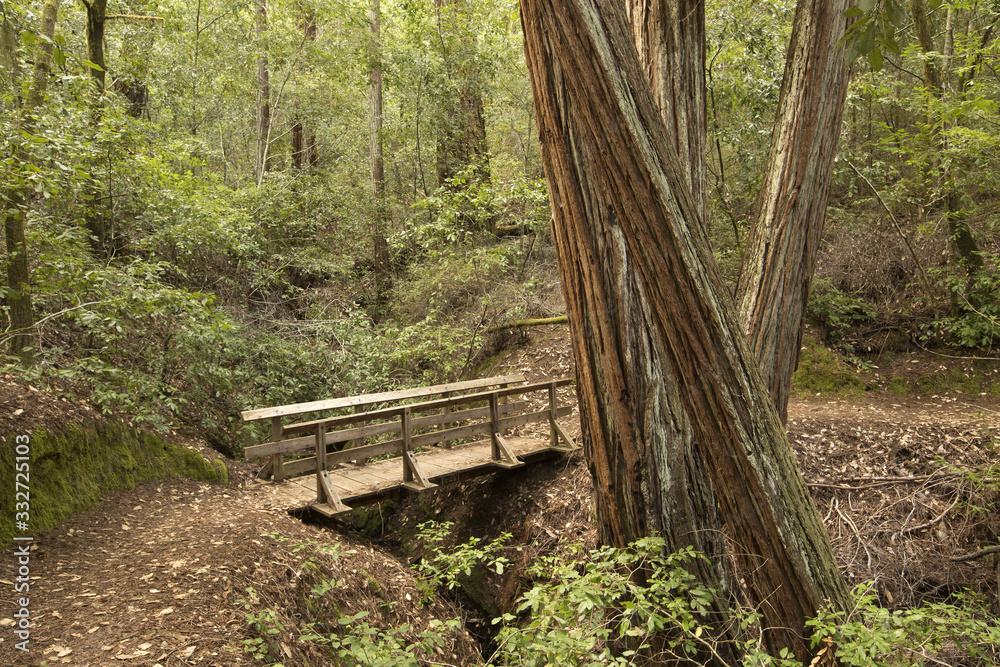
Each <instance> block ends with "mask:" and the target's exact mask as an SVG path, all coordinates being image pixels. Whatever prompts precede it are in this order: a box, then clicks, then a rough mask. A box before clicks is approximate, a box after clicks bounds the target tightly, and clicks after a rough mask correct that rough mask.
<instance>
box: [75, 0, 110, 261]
mask: <svg viewBox="0 0 1000 667" xmlns="http://www.w3.org/2000/svg"><path fill="white" fill-rule="evenodd" d="M81 2H83V6H84V7H85V8H86V10H87V20H86V23H85V26H84V32H85V33H86V36H87V60H89V61H90V62H91V63H92V65H93V66H92V67H90V68H89V69H90V78H91V80H92V81H93V83H94V109H93V121H92V122H93V125H94V126H95V127H96V126H97V125H98V123H99V122H100V120H101V116H102V115H103V110H102V108H101V96H102V95H103V94H104V89H105V85H106V81H107V78H106V76H105V75H106V73H107V72H106V71H107V63H106V62H105V60H104V25H105V20H106V17H107V9H108V0H81ZM87 190H88V193H87V194H88V198H89V200H90V201H89V202H88V204H87V207H86V211H85V212H84V220H83V222H84V226H85V227H86V228H87V235H88V237H89V239H90V245H91V250H92V252H93V253H94V254H95V255H96V256H98V257H104V256H105V255H107V254H108V253H107V241H108V239H107V236H108V230H107V225H106V220H105V218H104V212H103V211H102V210H101V202H102V201H104V198H103V195H102V192H101V190H102V188H101V186H100V185H99V184H98V182H97V180H96V179H94V180H93V181H92V182H91V184H90V185H88V186H87Z"/></svg>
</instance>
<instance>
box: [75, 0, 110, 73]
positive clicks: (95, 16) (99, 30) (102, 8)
mask: <svg viewBox="0 0 1000 667" xmlns="http://www.w3.org/2000/svg"><path fill="white" fill-rule="evenodd" d="M81 2H83V6H84V7H86V9H87V22H86V25H85V28H84V31H85V32H86V35H87V60H89V61H90V62H92V63H93V64H95V65H97V68H94V67H91V68H90V76H91V78H92V79H93V80H94V83H95V85H96V87H97V90H98V92H99V93H101V92H104V84H105V76H104V75H105V70H106V69H107V67H106V65H105V62H104V22H105V17H106V16H107V10H108V0H81Z"/></svg>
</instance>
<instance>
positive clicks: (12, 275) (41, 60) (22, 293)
mask: <svg viewBox="0 0 1000 667" xmlns="http://www.w3.org/2000/svg"><path fill="white" fill-rule="evenodd" d="M58 15H59V0H46V2H45V4H44V5H43V6H42V21H41V28H40V30H39V32H40V34H41V35H42V37H43V38H44V39H40V40H38V42H37V46H36V47H35V70H34V76H33V79H32V82H31V86H30V88H29V89H28V96H27V98H26V99H25V103H24V108H23V109H22V111H21V118H20V126H21V127H20V129H21V130H22V131H23V132H25V133H27V134H29V135H30V134H32V132H33V131H34V127H35V118H34V116H33V115H32V114H33V113H34V111H35V110H36V109H37V108H38V107H40V106H41V105H42V100H44V99H45V91H46V89H47V88H48V86H49V74H50V67H51V62H52V45H53V44H54V42H53V38H54V37H55V34H56V19H57V17H58ZM13 57H14V58H16V55H13ZM14 83H15V85H16V81H15V82H14ZM16 150H17V153H16V155H17V161H18V162H19V163H20V164H21V165H28V164H30V162H31V158H30V156H29V155H28V154H27V152H26V151H25V150H24V148H23V147H18V148H17V149H16ZM19 181H20V182H15V183H13V184H11V185H10V186H5V190H6V196H5V199H6V200H7V201H6V202H5V205H4V207H3V230H4V242H5V243H6V249H7V287H8V289H9V290H10V291H9V292H8V294H7V296H6V299H5V300H6V301H7V305H8V309H9V312H10V330H11V334H12V335H11V339H10V351H11V352H12V353H13V354H15V355H17V356H19V357H20V358H21V361H22V363H24V364H25V365H29V364H31V363H32V362H33V360H34V351H33V350H32V346H33V345H34V335H33V332H32V329H33V327H34V325H35V313H34V309H33V308H32V306H31V274H30V273H29V269H28V242H27V240H26V239H25V236H24V219H25V217H26V214H27V209H28V200H29V197H30V196H31V192H32V188H31V185H30V184H29V183H28V182H27V181H25V180H23V179H19Z"/></svg>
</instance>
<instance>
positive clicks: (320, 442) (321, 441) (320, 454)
mask: <svg viewBox="0 0 1000 667" xmlns="http://www.w3.org/2000/svg"><path fill="white" fill-rule="evenodd" d="M324 472H326V422H320V423H319V424H316V502H318V503H321V502H323V500H324V497H325V496H326V489H325V488H323V473H324Z"/></svg>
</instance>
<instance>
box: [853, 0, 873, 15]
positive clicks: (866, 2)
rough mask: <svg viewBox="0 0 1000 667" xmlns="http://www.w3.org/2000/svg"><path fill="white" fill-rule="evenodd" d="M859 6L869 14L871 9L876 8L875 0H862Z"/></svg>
mask: <svg viewBox="0 0 1000 667" xmlns="http://www.w3.org/2000/svg"><path fill="white" fill-rule="evenodd" d="M857 6H858V8H859V9H860V10H861V11H862V12H864V13H866V14H867V13H868V12H870V11H871V10H873V9H875V0H860V2H858V5H857Z"/></svg>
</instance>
